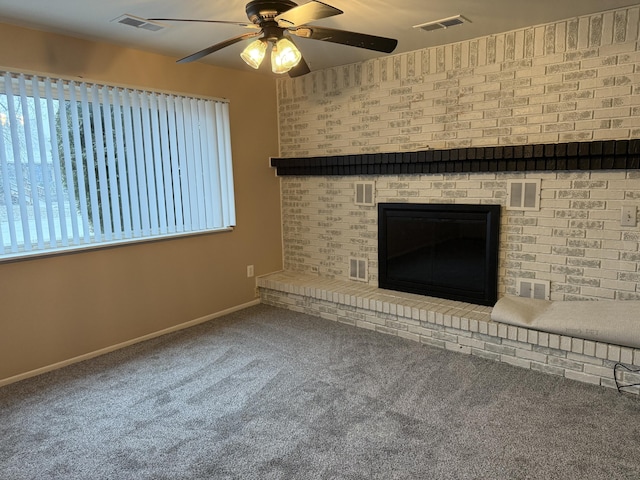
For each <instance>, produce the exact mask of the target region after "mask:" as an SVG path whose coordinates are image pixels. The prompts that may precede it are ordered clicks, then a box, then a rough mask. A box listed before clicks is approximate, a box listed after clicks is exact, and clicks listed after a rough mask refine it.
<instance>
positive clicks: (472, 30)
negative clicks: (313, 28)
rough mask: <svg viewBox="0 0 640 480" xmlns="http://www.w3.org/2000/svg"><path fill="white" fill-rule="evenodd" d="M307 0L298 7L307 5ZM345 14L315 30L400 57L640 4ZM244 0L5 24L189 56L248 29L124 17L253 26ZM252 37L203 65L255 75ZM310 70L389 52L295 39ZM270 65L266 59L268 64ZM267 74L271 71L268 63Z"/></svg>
mask: <svg viewBox="0 0 640 480" xmlns="http://www.w3.org/2000/svg"><path fill="white" fill-rule="evenodd" d="M306 2H307V0H302V1H299V2H297V3H299V4H303V3H306ZM325 3H329V4H331V5H332V6H334V7H336V8H339V9H340V10H343V11H344V13H343V14H342V15H338V16H334V17H331V18H326V19H323V20H319V21H317V22H315V23H314V24H315V25H318V26H322V27H328V28H337V29H343V30H350V31H355V32H360V33H367V34H373V35H379V36H384V37H391V38H395V39H398V47H397V48H396V50H395V52H394V53H402V52H408V51H412V50H418V49H421V48H425V47H432V46H436V45H443V44H448V43H454V42H458V41H462V40H468V39H470V38H476V37H480V36H484V35H490V34H496V33H502V32H507V31H510V30H515V29H518V28H522V27H526V26H532V25H539V24H544V23H548V22H552V21H556V20H562V19H566V18H571V17H576V16H581V15H587V14H591V13H596V12H600V11H605V10H610V9H616V8H620V7H626V6H629V5H634V4H637V3H638V1H637V0H536V1H535V2H533V1H531V0H429V1H425V0H394V1H393V2H389V1H387V2H384V1H381V0H327V1H326V2H325ZM245 4H246V2H245V1H244V0H206V1H205V0H185V1H181V2H176V1H174V0H110V1H97V0H86V1H83V2H79V1H78V0H56V1H55V2H51V1H50V0H24V1H21V2H16V1H15V0H0V21H2V22H5V23H13V24H17V25H22V26H27V27H32V28H36V29H41V30H47V31H52V32H57V33H63V34H67V35H72V36H76V37H80V38H86V39H91V40H100V41H106V42H110V43H115V44H118V45H125V46H129V47H132V48H137V49H141V50H148V51H152V52H156V53H161V54H165V55H168V56H172V57H176V59H178V58H182V57H185V56H187V55H190V54H192V53H194V52H197V51H199V50H202V49H204V48H206V47H208V46H210V45H213V44H216V43H219V42H222V41H224V40H226V39H228V38H231V37H235V36H237V35H240V34H242V33H245V32H247V30H246V29H245V28H243V27H241V26H236V25H224V24H211V23H209V24H207V23H191V22H164V23H165V24H166V25H167V27H166V28H164V29H162V30H160V31H156V32H152V31H149V30H145V29H141V28H135V27H131V26H127V25H123V24H120V23H117V22H114V21H113V20H114V19H116V18H118V17H120V16H121V15H124V14H130V15H134V16H136V17H141V18H165V17H170V18H190V19H208V20H227V21H234V22H246V21H247V16H246V13H245ZM454 15H463V16H464V17H465V18H467V19H468V20H469V23H464V24H462V25H459V26H456V27H451V28H448V29H446V30H436V31H432V32H426V31H424V30H421V29H418V28H413V26H414V25H418V24H423V23H426V22H430V21H434V20H439V19H442V18H447V17H451V16H454ZM249 41H250V40H245V41H243V42H239V43H237V44H235V45H232V46H230V47H227V48H225V49H223V50H220V51H218V52H215V53H213V54H211V55H209V56H207V57H205V58H203V59H202V60H200V61H202V62H205V63H210V64H213V65H218V66H222V67H227V68H235V69H242V70H251V68H250V67H248V66H247V65H245V63H244V62H243V61H242V60H241V59H240V52H241V51H242V49H243V48H244V47H245V45H246V44H247V43H248V42H249ZM295 41H296V43H297V45H298V46H299V48H300V50H301V51H302V53H303V55H304V58H305V60H306V61H307V63H308V64H309V66H310V68H311V70H318V69H322V68H327V67H331V66H337V65H345V64H349V63H354V62H359V61H363V60H366V59H370V58H374V57H376V56H380V55H383V54H380V53H377V52H371V51H368V50H364V49H361V48H356V47H350V46H344V45H339V44H335V43H329V42H321V41H317V40H310V39H300V38H297V37H296V39H295ZM266 63H268V62H265V64H266ZM260 71H261V72H264V73H265V74H270V71H269V70H268V66H266V67H265V65H263V67H261V70H260Z"/></svg>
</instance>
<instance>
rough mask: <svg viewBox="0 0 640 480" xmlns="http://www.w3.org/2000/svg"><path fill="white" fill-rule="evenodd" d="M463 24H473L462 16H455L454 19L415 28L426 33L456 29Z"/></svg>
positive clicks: (436, 21) (449, 18) (441, 20)
mask: <svg viewBox="0 0 640 480" xmlns="http://www.w3.org/2000/svg"><path fill="white" fill-rule="evenodd" d="M463 23H471V20H469V19H468V18H465V17H463V16H462V15H454V16H453V17H447V18H442V19H440V20H434V21H433V22H427V23H421V24H420V25H414V26H413V28H421V29H422V30H424V31H426V32H431V31H432V30H440V29H443V28H449V27H455V26H456V25H460V24H463Z"/></svg>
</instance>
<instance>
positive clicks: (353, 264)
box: [349, 258, 369, 282]
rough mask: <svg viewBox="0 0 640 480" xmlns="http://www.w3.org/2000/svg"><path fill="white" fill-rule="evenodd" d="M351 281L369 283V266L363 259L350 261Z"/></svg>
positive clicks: (351, 259)
mask: <svg viewBox="0 0 640 480" xmlns="http://www.w3.org/2000/svg"><path fill="white" fill-rule="evenodd" d="M349 279H350V280H357V281H359V282H368V281H369V264H368V262H367V261H366V260H364V259H362V258H350V259H349Z"/></svg>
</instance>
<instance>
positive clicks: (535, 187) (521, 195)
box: [507, 179, 540, 210]
mask: <svg viewBox="0 0 640 480" xmlns="http://www.w3.org/2000/svg"><path fill="white" fill-rule="evenodd" d="M507 210H540V179H534V180H528V179H527V180H507Z"/></svg>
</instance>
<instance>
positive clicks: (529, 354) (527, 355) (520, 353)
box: [516, 348, 547, 363]
mask: <svg viewBox="0 0 640 480" xmlns="http://www.w3.org/2000/svg"><path fill="white" fill-rule="evenodd" d="M516 357H519V358H523V359H525V360H533V361H535V362H539V363H546V362H547V355H545V354H544V353H540V352H534V351H531V350H522V349H520V348H518V349H516Z"/></svg>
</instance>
